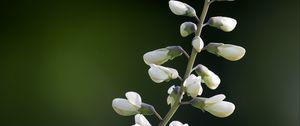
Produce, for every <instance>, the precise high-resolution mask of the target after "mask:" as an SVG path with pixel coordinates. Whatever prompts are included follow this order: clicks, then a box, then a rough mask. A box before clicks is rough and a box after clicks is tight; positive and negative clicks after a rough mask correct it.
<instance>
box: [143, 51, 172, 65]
mask: <svg viewBox="0 0 300 126" xmlns="http://www.w3.org/2000/svg"><path fill="white" fill-rule="evenodd" d="M168 53H169V50H168V49H166V48H163V49H157V50H154V51H150V52H147V53H146V54H144V56H143V58H144V61H145V63H146V64H147V65H150V64H156V65H161V64H163V63H165V62H167V61H168V60H169V59H170V56H169V55H168Z"/></svg>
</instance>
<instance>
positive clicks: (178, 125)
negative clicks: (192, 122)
mask: <svg viewBox="0 0 300 126" xmlns="http://www.w3.org/2000/svg"><path fill="white" fill-rule="evenodd" d="M169 126H189V125H188V124H182V123H181V122H179V121H172V122H171V123H170V124H169Z"/></svg>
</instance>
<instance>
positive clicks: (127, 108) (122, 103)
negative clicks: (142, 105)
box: [112, 98, 139, 116]
mask: <svg viewBox="0 0 300 126" xmlns="http://www.w3.org/2000/svg"><path fill="white" fill-rule="evenodd" d="M112 107H113V109H114V110H115V111H116V112H117V113H118V114H120V115H123V116H130V115H135V114H137V113H139V111H138V109H139V108H137V107H136V106H134V105H132V104H131V103H129V101H128V100H126V99H123V98H115V99H114V100H113V101H112Z"/></svg>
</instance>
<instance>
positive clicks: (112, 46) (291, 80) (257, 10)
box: [0, 0, 299, 126]
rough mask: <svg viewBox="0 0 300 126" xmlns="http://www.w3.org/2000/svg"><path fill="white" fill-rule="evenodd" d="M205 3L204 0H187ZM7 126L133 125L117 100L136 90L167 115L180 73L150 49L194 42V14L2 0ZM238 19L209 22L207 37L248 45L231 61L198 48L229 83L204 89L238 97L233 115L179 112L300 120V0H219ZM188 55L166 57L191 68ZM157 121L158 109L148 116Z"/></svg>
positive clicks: (61, 0) (94, 3)
mask: <svg viewBox="0 0 300 126" xmlns="http://www.w3.org/2000/svg"><path fill="white" fill-rule="evenodd" d="M184 2H186V3H188V4H190V5H192V6H193V7H194V8H195V9H196V10H199V11H198V13H199V15H200V10H201V8H202V3H203V0H185V1H184ZM0 14H1V30H0V31H1V34H0V51H1V52H0V58H1V62H0V71H1V72H0V74H1V76H0V125H1V126H27V125H28V126H129V125H132V124H134V119H133V117H123V116H119V115H117V114H116V113H115V112H114V111H113V109H112V107H111V101H112V99H113V98H116V97H124V94H125V92H127V91H136V92H138V93H140V94H141V95H142V98H143V101H144V102H146V103H150V104H152V105H154V106H155V107H156V109H157V111H158V112H159V113H161V115H165V113H166V112H167V111H168V109H169V106H167V104H166V97H167V92H166V90H167V89H168V88H169V87H170V86H171V85H173V84H179V83H180V82H179V81H176V80H173V81H171V82H170V83H162V84H155V83H154V82H152V81H151V80H150V79H149V77H148V74H147V70H148V68H149V67H148V66H147V65H145V64H144V62H143V59H142V56H143V54H144V53H146V52H148V51H151V50H154V49H157V48H162V47H166V46H170V45H181V46H182V47H184V48H185V49H186V50H187V51H188V52H189V51H190V50H191V46H190V42H191V39H192V37H187V38H182V37H180V34H179V26H180V24H181V23H182V22H184V21H195V20H194V19H192V18H188V17H180V16H175V15H174V14H172V13H171V11H170V10H169V8H168V0H151V1H143V0H127V1H123V0H114V1H112V0H80V1H72V0H43V1H42V0H40V1H39V0H27V1H22V0H1V2H0ZM219 15H221V16H229V17H233V18H235V19H237V20H238V25H237V27H236V29H235V30H234V31H233V32H230V33H224V32H222V31H220V30H217V29H214V28H211V27H205V28H204V29H203V30H204V31H203V34H202V38H203V39H204V41H205V42H206V43H208V42H223V43H231V44H236V45H240V46H243V47H245V48H246V50H247V53H246V55H245V57H244V58H243V59H242V60H240V61H238V62H230V61H227V60H224V59H223V58H219V57H216V56H214V55H212V54H209V53H207V52H203V53H201V54H200V55H198V58H197V61H196V62H197V63H202V64H204V65H206V66H207V67H209V68H210V69H211V70H213V71H214V72H215V73H217V74H218V75H219V76H220V78H221V80H222V83H221V85H220V86H219V88H218V89H216V90H214V91H211V90H208V88H206V87H205V86H203V87H204V93H203V96H205V97H210V96H213V95H215V94H220V93H224V94H226V96H227V99H226V100H228V101H231V102H233V103H235V105H236V111H235V113H234V114H233V115H231V116H230V117H228V118H223V119H220V118H216V117H213V116H212V115H210V114H209V113H207V112H206V113H203V112H202V111H201V110H198V109H196V108H192V107H190V106H182V107H180V108H179V110H178V112H177V113H176V114H175V116H174V117H173V119H172V120H180V121H181V122H187V123H189V124H190V125H191V126H199V125H201V126H217V125H222V126H299V0H284V1H283V0H236V1H235V2H216V3H214V4H213V5H212V6H211V8H210V10H209V13H208V17H210V16H219ZM186 63H187V60H186V58H185V57H183V56H182V57H179V58H176V59H174V60H173V61H171V62H167V63H166V64H165V66H169V67H174V68H176V69H178V71H179V72H180V73H181V74H182V73H183V72H184V71H185V67H186ZM147 118H148V119H149V120H150V121H151V122H152V124H153V125H157V124H158V120H157V119H156V118H155V117H154V116H147Z"/></svg>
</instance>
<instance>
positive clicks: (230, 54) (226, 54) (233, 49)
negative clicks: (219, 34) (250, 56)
mask: <svg viewBox="0 0 300 126" xmlns="http://www.w3.org/2000/svg"><path fill="white" fill-rule="evenodd" d="M206 49H207V51H208V52H210V53H212V54H215V55H217V56H222V57H223V58H225V59H227V60H230V61H237V60H239V59H241V58H243V56H244V55H245V53H246V50H245V49H244V48H243V47H241V46H236V45H232V44H224V43H209V44H208V45H207V46H206Z"/></svg>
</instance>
